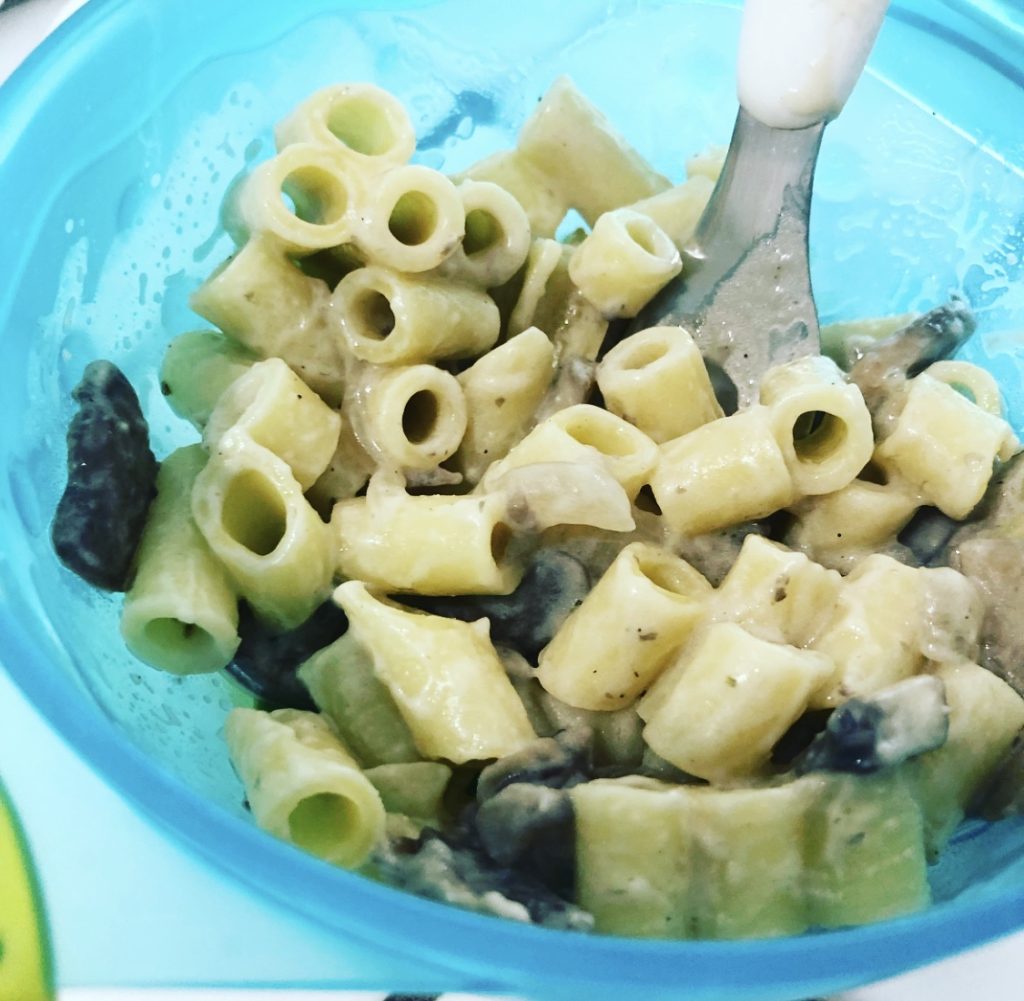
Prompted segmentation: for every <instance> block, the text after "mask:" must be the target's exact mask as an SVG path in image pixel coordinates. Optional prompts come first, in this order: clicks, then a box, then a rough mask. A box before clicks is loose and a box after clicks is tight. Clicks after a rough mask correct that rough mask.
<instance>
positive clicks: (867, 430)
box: [760, 357, 874, 495]
mask: <svg viewBox="0 0 1024 1001" xmlns="http://www.w3.org/2000/svg"><path fill="white" fill-rule="evenodd" d="M760 389H761V402H762V403H763V404H764V405H765V406H767V407H768V419H769V422H770V424H771V427H772V433H773V434H774V435H775V437H776V440H777V441H778V443H779V447H780V448H781V449H782V454H783V455H784V456H785V459H786V465H787V466H788V467H789V470H790V473H791V475H792V477H793V485H794V487H795V488H796V492H797V494H798V495H800V494H804V495H818V494H830V493H834V492H835V491H836V490H841V489H842V488H843V487H845V486H846V485H847V484H848V483H850V482H851V481H852V480H853V479H854V477H855V476H856V475H857V474H858V473H859V472H860V471H861V470H862V469H863V468H864V466H865V465H866V464H867V462H868V460H869V459H870V458H871V454H872V452H873V450H874V435H873V434H872V430H871V415H870V413H869V412H868V408H867V405H866V404H865V403H864V397H863V395H862V394H861V391H860V389H858V388H857V386H855V385H851V384H849V383H847V381H846V378H845V376H844V375H843V373H842V372H840V370H839V369H838V367H837V366H836V365H835V363H834V362H832V361H831V360H829V359H827V358H823V357H814V358H803V359H800V360H799V361H795V362H790V363H788V364H786V365H778V366H776V367H775V368H772V369H769V370H768V371H767V372H766V373H765V374H764V376H763V377H762V379H761V387H760Z"/></svg>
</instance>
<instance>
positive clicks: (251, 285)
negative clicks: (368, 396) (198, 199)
mask: <svg viewBox="0 0 1024 1001" xmlns="http://www.w3.org/2000/svg"><path fill="white" fill-rule="evenodd" d="M329 298H330V292H329V291H328V288H327V286H326V285H325V284H324V283H323V282H322V281H320V280H319V279H317V278H310V277H309V276H308V275H305V274H303V273H302V272H301V271H300V270H299V269H298V268H297V267H296V266H295V265H294V264H293V263H292V262H291V261H290V260H288V258H287V257H286V256H285V253H284V250H283V249H282V248H281V247H280V246H279V245H277V244H276V243H275V242H274V241H273V240H271V239H270V238H268V237H265V236H256V237H253V238H252V239H251V240H250V241H249V242H248V243H246V245H245V246H244V247H242V248H241V249H240V250H239V251H238V252H237V253H236V254H235V255H234V257H232V258H231V259H230V260H228V261H227V262H226V263H225V264H224V265H222V266H221V267H220V268H218V269H217V270H216V271H215V272H214V273H213V274H212V275H211V276H210V277H209V278H208V279H207V280H206V281H205V282H204V283H203V284H202V285H200V286H199V288H198V289H196V291H195V292H194V293H193V294H192V299H191V301H190V305H191V306H192V308H193V309H194V310H195V311H196V312H197V313H198V314H199V315H200V316H202V317H204V318H205V319H207V320H209V321H210V322H211V323H213V324H215V325H216V326H218V327H220V329H221V330H223V331H224V333H225V334H227V335H228V336H229V337H231V338H233V339H234V340H236V341H238V342H239V343H240V344H242V345H244V346H245V347H247V348H248V349H249V350H250V351H253V352H255V353H256V354H257V355H259V356H260V357H261V358H269V357H272V356H277V357H278V358H283V359H284V361H285V362H287V363H288V365H289V366H290V367H291V368H292V370H293V371H294V372H295V373H296V374H297V375H298V376H299V378H300V379H302V380H303V381H304V382H305V383H306V384H307V385H309V386H311V387H312V388H313V389H314V390H316V392H317V393H319V394H320V396H322V397H323V398H324V399H325V400H326V401H327V402H328V403H331V404H334V403H340V402H341V386H342V382H343V375H344V372H343V367H342V358H341V354H340V352H339V351H338V348H337V345H336V343H335V340H334V338H333V337H331V336H330V332H329V329H328V326H327V306H328V301H329Z"/></svg>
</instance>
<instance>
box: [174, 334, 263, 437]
mask: <svg viewBox="0 0 1024 1001" xmlns="http://www.w3.org/2000/svg"><path fill="white" fill-rule="evenodd" d="M256 361H259V356H258V355H255V354H253V353H252V352H251V351H250V350H249V349H248V348H244V347H242V345H241V344H238V343H237V342H235V341H233V340H231V338H229V337H225V336H224V335H223V334H222V333H220V332H219V331H215V330H193V331H190V332H189V333H185V334H179V335H178V336H177V337H175V338H174V339H173V340H172V341H171V343H170V344H168V345H167V351H166V353H165V354H164V360H163V364H162V365H161V366H160V391H161V392H162V393H163V394H164V396H166V397H167V402H168V403H169V404H170V407H171V409H172V410H173V411H174V412H175V413H176V414H177V415H178V416H179V417H183V418H184V419H185V420H187V421H188V422H189V423H191V424H192V426H193V427H195V428H196V429H197V430H199V431H202V430H203V428H204V427H205V426H206V422H207V421H208V420H209V419H210V414H211V413H212V411H213V408H214V406H215V405H216V403H217V400H218V399H220V396H221V394H222V393H223V392H224V390H226V389H227V388H228V386H230V385H231V383H233V382H234V381H235V379H237V378H238V377H239V376H240V375H243V374H244V373H245V372H247V371H248V370H249V367H250V366H251V365H252V364H253V363H254V362H256Z"/></svg>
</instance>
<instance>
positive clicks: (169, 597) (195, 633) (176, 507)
mask: <svg viewBox="0 0 1024 1001" xmlns="http://www.w3.org/2000/svg"><path fill="white" fill-rule="evenodd" d="M206 458H207V456H206V450H205V449H204V448H203V447H202V446H201V445H189V446H187V447H185V448H180V449H178V450H177V451H175V452H172V453H171V454H170V455H169V456H167V458H166V459H164V461H163V462H162V463H161V464H160V471H159V473H158V475H157V483H156V487H157V495H156V499H155V500H154V501H153V503H152V504H151V505H150V508H149V514H148V516H147V519H146V528H145V531H144V532H143V535H142V539H141V541H140V543H139V549H138V552H137V554H136V571H135V579H134V581H133V582H132V586H131V587H130V588H129V590H128V593H127V595H126V596H125V601H124V610H123V611H122V613H121V634H122V636H123V637H124V641H125V643H126V644H127V646H128V649H129V650H130V651H131V652H132V653H133V654H134V655H135V656H136V657H138V658H139V659H140V660H143V661H145V662H146V663H147V664H150V665H151V666H153V667H158V668H160V669H161V670H163V671H169V672H170V673H172V674H202V673H206V672H210V671H219V670H220V669H221V668H223V667H225V666H226V665H227V664H228V663H229V661H230V660H231V658H232V657H233V656H234V654H235V650H236V649H237V648H238V643H239V637H238V595H237V592H236V591H235V588H234V586H233V585H232V583H231V581H230V579H229V578H228V575H227V573H226V572H225V570H224V568H223V567H222V566H221V564H220V562H219V561H218V560H217V558H216V557H215V556H214V555H213V553H212V552H211V551H210V548H209V546H208V545H207V544H206V541H205V540H204V539H203V537H202V535H201V534H200V533H199V529H198V528H196V525H195V522H194V521H193V520H192V510H191V504H190V498H191V494H192V486H193V484H194V483H195V480H196V477H197V476H198V475H199V472H200V470H201V469H202V468H203V467H204V466H205V465H206Z"/></svg>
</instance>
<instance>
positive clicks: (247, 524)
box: [192, 431, 333, 629]
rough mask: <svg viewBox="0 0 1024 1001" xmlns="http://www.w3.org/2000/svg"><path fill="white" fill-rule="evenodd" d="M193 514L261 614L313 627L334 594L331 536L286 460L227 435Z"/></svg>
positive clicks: (203, 478)
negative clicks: (318, 611) (311, 622)
mask: <svg viewBox="0 0 1024 1001" xmlns="http://www.w3.org/2000/svg"><path fill="white" fill-rule="evenodd" d="M192 514H193V517H194V518H195V520H196V524H197V525H198V526H199V530H200V531H201V532H202V533H203V536H204V537H205V539H206V541H207V543H208V544H209V546H210V548H211V549H212V550H213V552H214V553H215V554H216V555H217V556H218V558H219V559H220V560H221V561H222V562H223V564H224V566H225V567H226V568H227V571H228V573H229V574H230V575H231V577H232V578H233V579H234V581H235V584H236V586H237V587H238V590H239V592H240V593H241V595H242V596H243V597H244V598H245V599H246V600H247V601H248V602H249V604H250V605H252V607H253V609H254V610H255V611H256V613H257V614H258V615H260V616H261V617H262V618H264V619H266V620H267V621H269V622H271V623H273V624H274V625H276V626H278V627H279V628H281V629H292V628H294V627H295V626H297V625H299V624H300V623H301V622H303V621H305V620H306V619H307V618H308V617H309V615H310V614H311V613H312V611H313V610H314V609H315V608H316V607H317V606H318V605H320V604H321V603H322V602H323V600H324V598H326V597H327V594H328V593H329V590H330V584H331V574H332V571H333V566H332V563H333V561H332V558H331V549H330V541H329V529H328V527H327V525H325V524H324V523H323V522H322V521H321V520H320V517H319V515H317V513H316V511H314V510H313V508H312V507H310V505H309V502H308V501H307V500H306V498H305V497H303V496H302V488H301V487H300V485H299V484H298V482H297V481H296V479H295V477H294V476H293V475H292V472H291V470H290V469H289V468H288V465H287V463H285V462H284V460H282V459H279V458H278V457H277V456H276V455H274V454H273V452H271V451H269V450H268V449H266V448H263V447H262V446H261V445H257V444H256V443H255V442H254V441H253V440H252V439H251V438H249V437H248V436H247V435H244V434H241V433H239V432H237V431H236V432H232V433H230V434H226V435H224V436H223V437H222V438H221V439H220V441H219V442H218V444H217V451H216V452H215V453H214V454H213V455H212V456H211V457H210V461H209V462H208V463H207V464H206V467H205V468H204V469H203V471H202V472H201V473H200V474H199V475H198V476H197V477H196V482H195V486H194V487H193V490H192Z"/></svg>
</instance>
